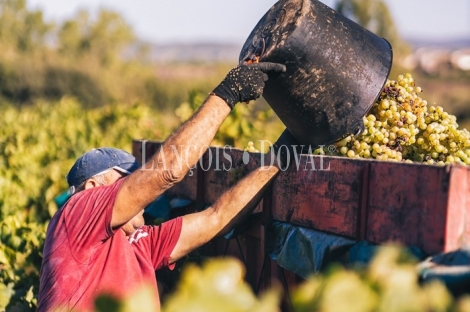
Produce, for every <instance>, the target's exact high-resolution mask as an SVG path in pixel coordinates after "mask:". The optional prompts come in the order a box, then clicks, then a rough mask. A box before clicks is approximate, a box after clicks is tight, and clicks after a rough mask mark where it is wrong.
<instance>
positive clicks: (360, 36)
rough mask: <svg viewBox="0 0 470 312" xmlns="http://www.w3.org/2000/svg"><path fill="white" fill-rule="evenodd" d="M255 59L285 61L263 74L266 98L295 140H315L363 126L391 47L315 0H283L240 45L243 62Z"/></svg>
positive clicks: (317, 142)
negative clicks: (272, 73)
mask: <svg viewBox="0 0 470 312" xmlns="http://www.w3.org/2000/svg"><path fill="white" fill-rule="evenodd" d="M255 58H257V59H258V58H259V60H260V61H266V62H279V63H283V64H285V65H286V66H287V71H286V72H285V73H283V74H280V75H278V76H276V77H272V78H271V79H269V80H268V81H267V83H266V87H265V89H264V93H263V97H264V98H265V99H266V101H267V102H268V104H269V105H270V106H271V107H272V109H273V110H274V112H275V113H276V114H277V115H278V116H279V118H280V119H281V120H282V122H283V123H284V124H285V125H286V127H287V128H288V129H289V131H290V132H291V133H292V134H293V135H294V137H295V138H296V139H297V140H298V141H299V142H301V143H303V144H312V145H314V146H317V145H322V144H329V143H332V142H335V141H337V140H339V139H341V138H342V137H344V136H345V135H347V134H357V133H359V132H361V130H362V129H363V127H364V125H363V122H362V117H363V116H364V115H365V114H366V113H367V112H368V111H369V110H370V108H371V107H372V105H373V103H374V101H375V100H376V99H377V97H378V96H379V94H380V92H381V89H382V87H383V86H384V84H385V82H386V80H387V78H388V75H389V72H390V68H391V65H392V49H391V46H390V44H389V43H388V42H387V41H386V40H385V39H383V38H380V37H378V36H377V35H375V34H373V33H372V32H370V31H368V30H366V29H365V28H363V27H362V26H360V25H358V24H356V23H355V22H353V21H351V20H350V19H348V18H346V17H344V16H343V15H341V14H339V13H337V12H336V11H334V10H333V9H331V8H329V7H328V6H326V5H325V4H323V3H321V2H319V1H317V0H280V1H278V2H277V3H276V4H275V5H274V6H273V7H272V8H271V9H270V10H269V11H268V12H267V13H266V14H265V15H264V16H263V18H262V19H261V20H260V21H259V22H258V24H257V25H256V26H255V28H254V29H253V31H252V32H251V34H250V36H249V37H248V39H247V40H246V42H245V44H244V46H243V48H242V51H241V53H240V62H244V61H247V60H254V59H255Z"/></svg>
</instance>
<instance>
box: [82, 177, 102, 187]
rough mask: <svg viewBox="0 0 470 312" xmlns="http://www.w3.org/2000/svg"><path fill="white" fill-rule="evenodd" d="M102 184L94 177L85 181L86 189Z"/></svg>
mask: <svg viewBox="0 0 470 312" xmlns="http://www.w3.org/2000/svg"><path fill="white" fill-rule="evenodd" d="M100 185H101V184H99V183H98V182H97V181H95V180H94V179H88V180H87V181H86V182H85V190H88V189H91V188H94V187H97V186H100Z"/></svg>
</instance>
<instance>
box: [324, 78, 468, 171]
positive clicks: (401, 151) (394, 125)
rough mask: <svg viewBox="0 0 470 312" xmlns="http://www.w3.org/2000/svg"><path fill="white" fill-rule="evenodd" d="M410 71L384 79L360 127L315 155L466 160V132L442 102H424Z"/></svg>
mask: <svg viewBox="0 0 470 312" xmlns="http://www.w3.org/2000/svg"><path fill="white" fill-rule="evenodd" d="M421 92H422V90H421V88H420V87H417V86H416V85H415V81H414V79H413V77H412V76H411V74H409V73H407V74H404V75H399V76H398V79H397V80H396V81H394V80H387V82H386V84H385V86H384V88H383V89H382V92H381V94H380V96H379V98H378V99H377V100H376V102H375V103H374V105H373V106H372V108H371V110H370V111H369V112H368V114H367V115H366V116H365V117H364V118H363V121H364V127H365V128H364V131H363V132H362V134H360V135H358V136H357V137H354V136H353V135H349V136H347V137H345V138H343V139H342V140H340V141H338V142H337V143H336V144H335V148H330V149H328V151H325V150H323V149H317V150H316V151H315V154H328V155H334V156H347V157H350V158H371V159H377V160H387V161H399V162H419V163H426V164H436V165H445V164H452V163H461V164H465V165H469V164H470V132H468V131H467V130H466V129H459V128H458V127H459V126H458V124H457V119H456V117H455V116H453V115H451V114H449V113H447V112H445V111H444V109H443V108H442V107H441V106H428V103H427V101H426V100H423V99H422V98H421V97H420V96H419V94H420V93H421Z"/></svg>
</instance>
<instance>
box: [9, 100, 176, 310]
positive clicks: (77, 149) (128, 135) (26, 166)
mask: <svg viewBox="0 0 470 312" xmlns="http://www.w3.org/2000/svg"><path fill="white" fill-rule="evenodd" d="M160 118H164V116H163V115H161V114H157V113H156V112H155V111H154V110H153V109H151V108H150V107H149V106H146V105H143V104H135V105H125V104H110V105H106V106H102V107H100V108H95V109H89V110H85V109H83V108H82V107H81V106H80V105H79V103H78V102H77V101H76V100H74V99H68V98H63V99H62V100H61V101H59V102H54V103H48V102H38V103H36V104H35V105H34V106H28V107H25V108H22V109H18V108H16V107H13V106H11V105H3V106H2V127H1V128H0V150H1V151H2V153H1V154H0V220H1V221H0V239H1V243H0V311H2V309H5V308H7V310H8V311H10V309H13V308H14V307H16V308H17V309H18V310H17V311H34V310H35V307H36V304H37V302H36V296H37V292H38V285H39V268H40V264H41V252H42V248H43V243H44V237H45V230H46V226H47V223H48V221H49V220H50V218H51V216H52V215H53V214H54V213H55V212H56V211H57V205H56V203H55V201H54V199H55V198H56V197H57V196H58V195H59V194H61V193H62V192H63V191H65V190H66V189H67V185H66V181H65V174H66V173H67V171H68V170H69V169H70V167H71V166H72V164H73V162H74V161H75V159H76V158H77V157H78V156H80V155H81V154H82V153H84V152H85V151H87V150H89V149H91V148H93V147H97V146H113V147H117V148H122V149H125V150H128V151H129V152H130V144H131V142H132V140H133V139H138V138H147V139H156V140H158V139H160V140H162V139H164V138H165V137H166V136H167V135H169V133H170V132H171V131H172V130H173V129H172V128H170V127H169V125H171V116H166V117H165V120H166V121H167V124H166V125H165V124H164V123H163V122H161V121H160V120H161V119H160ZM11 311H13V310H11Z"/></svg>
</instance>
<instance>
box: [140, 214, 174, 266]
mask: <svg viewBox="0 0 470 312" xmlns="http://www.w3.org/2000/svg"><path fill="white" fill-rule="evenodd" d="M182 224H183V218H181V217H177V218H175V219H171V220H169V221H166V222H164V223H162V224H161V225H159V226H148V225H146V226H144V228H143V230H144V231H145V232H147V233H148V234H149V238H150V239H147V240H140V241H139V242H142V243H143V244H145V245H144V246H140V248H145V249H147V252H149V253H150V256H151V259H152V264H153V267H154V268H155V269H156V270H157V269H160V268H162V267H169V268H170V269H173V268H174V266H175V264H174V263H172V264H170V263H169V260H170V255H171V253H172V252H173V249H174V248H175V246H176V243H177V242H178V239H179V237H180V234H181V226H182Z"/></svg>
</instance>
